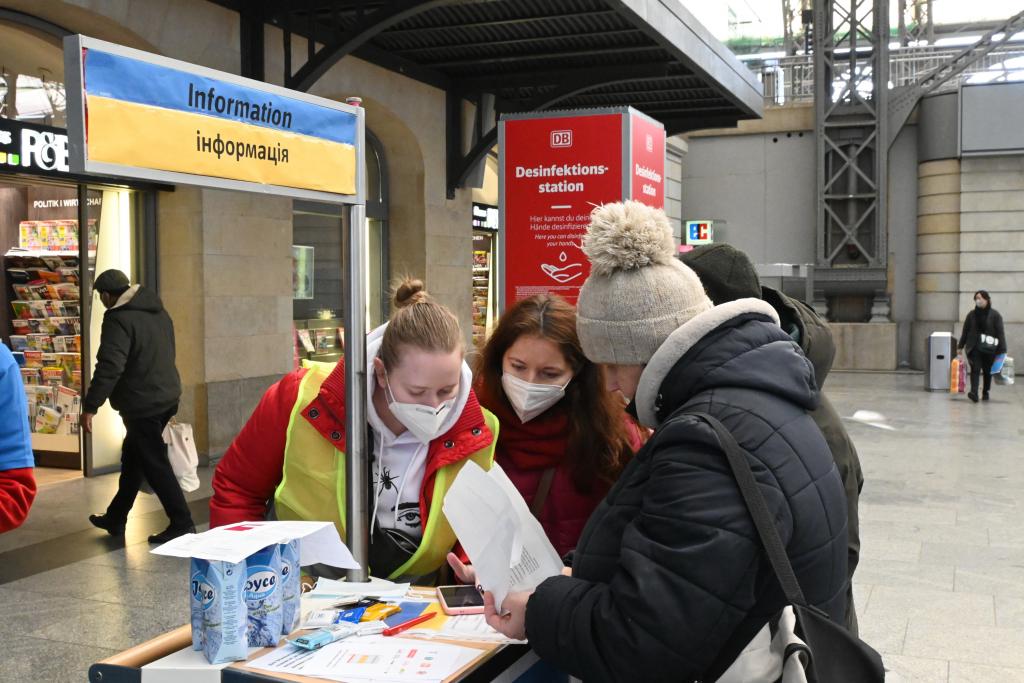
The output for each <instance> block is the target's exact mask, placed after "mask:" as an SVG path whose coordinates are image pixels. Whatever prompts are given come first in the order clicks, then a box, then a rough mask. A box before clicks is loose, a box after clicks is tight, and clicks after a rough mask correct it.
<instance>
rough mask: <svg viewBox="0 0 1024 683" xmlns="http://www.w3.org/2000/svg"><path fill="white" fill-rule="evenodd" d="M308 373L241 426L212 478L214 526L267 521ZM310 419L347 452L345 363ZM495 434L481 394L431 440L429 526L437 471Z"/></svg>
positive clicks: (295, 376) (423, 499) (305, 415)
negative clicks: (290, 422)
mask: <svg viewBox="0 0 1024 683" xmlns="http://www.w3.org/2000/svg"><path fill="white" fill-rule="evenodd" d="M305 374H306V370H304V369H300V370H296V371H295V372H291V373H289V374H287V375H285V376H284V377H283V378H282V379H281V380H280V381H278V382H277V383H276V384H274V385H273V386H272V387H270V388H269V389H267V391H266V393H265V394H263V398H262V399H260V403H259V405H258V406H256V410H254V411H253V414H252V416H251V417H250V418H249V421H248V422H246V423H245V426H244V427H242V431H241V432H239V433H238V436H236V437H235V440H234V441H233V442H232V443H231V446H230V447H229V448H228V450H227V452H226V453H224V457H223V458H221V460H220V462H219V463H218V464H217V469H216V471H215V472H214V475H213V497H212V498H211V499H210V527H211V528H213V527H218V526H223V525H225V524H233V523H236V522H244V521H249V520H258V519H263V518H264V517H265V515H266V511H267V504H268V503H269V502H270V500H271V499H272V498H273V497H274V491H275V490H276V489H277V486H278V484H280V483H281V476H282V470H283V469H284V447H285V439H286V437H287V431H288V420H289V417H290V415H291V412H292V409H293V408H294V407H295V401H296V400H298V396H299V384H300V382H301V381H302V378H303V377H304V376H305ZM302 419H305V420H306V421H308V422H309V423H310V424H311V425H313V427H315V428H316V430H317V431H318V432H320V434H321V435H322V436H323V438H324V439H325V440H326V441H328V442H329V443H330V444H331V445H332V446H334V447H335V448H337V449H338V450H340V451H342V452H344V450H345V365H344V363H343V362H341V361H339V362H338V364H337V367H335V369H334V371H333V372H332V373H331V374H330V375H329V376H328V377H327V379H326V380H324V383H323V385H322V386H321V387H320V393H319V395H317V397H316V398H315V399H313V401H312V402H311V403H310V404H309V405H307V406H304V407H303V409H302ZM493 440H494V435H493V434H491V430H490V429H488V428H487V425H486V424H485V422H484V414H483V411H482V410H481V409H480V404H479V403H478V402H477V399H476V395H475V394H474V393H473V392H472V391H470V393H469V400H468V401H467V402H466V407H465V408H464V409H463V411H462V415H461V416H460V417H459V420H458V422H456V423H455V426H454V427H452V428H451V429H450V430H449V431H448V432H447V433H446V434H443V435H441V436H440V437H438V438H437V439H435V440H434V441H432V442H430V448H429V450H428V452H427V471H426V474H425V475H424V477H423V487H422V488H421V489H420V515H421V516H420V519H421V520H422V521H423V528H426V526H427V511H428V510H429V509H430V501H431V498H432V494H433V491H434V478H435V477H434V475H435V473H436V472H437V471H438V470H439V469H441V468H442V467H444V466H445V465H449V464H451V463H453V462H458V461H459V460H462V459H464V458H468V457H469V456H470V455H472V454H473V453H475V452H477V451H479V450H480V449H482V448H485V447H486V446H488V445H490V443H491V442H492V441H493Z"/></svg>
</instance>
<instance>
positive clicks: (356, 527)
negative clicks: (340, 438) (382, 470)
mask: <svg viewBox="0 0 1024 683" xmlns="http://www.w3.org/2000/svg"><path fill="white" fill-rule="evenodd" d="M366 244H367V236H366V207H365V206H364V205H362V204H353V205H351V206H349V209H348V239H347V240H345V260H344V262H345V263H346V264H347V265H348V282H347V283H346V288H345V435H346V436H345V487H346V489H347V490H346V498H345V541H346V543H347V544H348V547H349V550H351V551H352V556H353V557H354V558H355V560H356V562H358V563H359V565H360V568H359V569H350V570H349V571H348V580H349V581H366V580H367V577H368V576H369V570H368V568H367V562H368V560H369V557H370V507H369V497H370V496H369V490H370V486H369V463H370V458H369V452H368V450H367V447H368V443H367V438H366V436H367V434H366V272H367V265H366Z"/></svg>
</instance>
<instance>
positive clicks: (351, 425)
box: [64, 35, 371, 581]
mask: <svg viewBox="0 0 1024 683" xmlns="http://www.w3.org/2000/svg"><path fill="white" fill-rule="evenodd" d="M90 48H95V49H97V50H99V51H103V52H108V53H110V54H115V55H120V56H122V57H128V58H131V59H136V60H139V61H143V62H148V63H150V64H156V65H158V66H164V67H168V68H172V69H176V70H178V71H184V72H186V73H191V74H195V75H198V76H205V77H208V78H213V79H218V80H221V81H225V82H228V83H233V84H235V85H240V86H243V87H247V88H252V89H255V90H260V91H262V92H266V93H268V94H271V95H276V96H279V97H287V98H290V99H294V100H300V101H304V102H308V103H312V104H316V105H319V106H323V107H328V108H331V109H336V110H339V111H344V112H348V113H351V114H353V115H355V117H356V140H355V152H356V154H355V163H356V168H355V182H356V193H355V194H354V195H344V194H338V193H333V192H320V191H315V190H302V189H298V188H294V187H288V186H283V185H264V184H260V183H254V182H248V181H241V180H229V179H226V178H219V177H216V176H204V175H195V174H190V173H179V172H174V171H161V170H156V169H148V168H138V167H134V166H124V165H121V164H110V163H105V162H94V161H89V159H88V154H87V152H88V147H87V143H86V137H85V132H86V131H85V90H84V88H83V85H84V83H83V73H82V68H83V66H84V65H83V60H82V50H83V49H90ZM64 65H65V89H66V92H67V116H68V131H67V134H68V147H69V164H70V166H71V170H72V172H77V173H102V174H111V175H119V176H122V177H126V178H143V179H146V180H154V181H158V182H162V183H167V184H179V183H180V184H186V185H196V186H199V187H208V188H215V189H222V190H237V191H242V192H256V193H261V194H268V195H274V196H288V197H293V198H297V199H310V200H314V201H322V202H328V203H332V204H342V205H346V206H347V209H348V210H347V211H346V216H347V225H346V226H345V227H346V230H347V239H346V240H345V241H344V245H345V246H344V254H343V260H344V262H345V263H347V264H348V277H347V280H346V282H345V286H346V294H345V315H344V325H345V364H346V370H347V372H346V375H345V405H346V409H345V430H346V434H347V436H346V440H347V443H346V458H345V482H346V494H347V495H346V501H345V519H346V524H345V542H346V544H347V545H348V547H349V550H351V551H352V555H353V557H354V558H355V560H356V562H358V563H359V564H360V568H359V569H351V570H348V578H349V579H350V580H352V581H365V580H366V579H367V577H368V576H369V567H368V563H369V555H370V553H369V549H370V545H369V543H370V534H369V529H370V514H371V511H370V501H369V462H370V460H369V456H370V451H369V444H368V440H367V433H366V412H367V411H366V393H367V362H366V277H365V274H366V272H367V258H366V244H367V239H368V237H367V227H366V162H365V156H364V155H365V153H366V124H365V116H366V113H365V110H364V109H362V108H361V107H355V106H352V105H349V104H343V103H341V102H335V101H333V100H328V99H324V98H322V97H315V96H313V95H307V94H306V93H301V92H295V91H293V90H287V89H285V88H280V87H277V86H274V85H270V84H267V83H262V82H260V81H254V80H251V79H248V78H242V77H240V76H236V75H234V74H230V73H224V72H222V71H216V70H214V69H208V68H206V67H202V66H198V65H195V64H189V63H187V62H182V61H178V60H176V59H168V58H166V57H160V56H158V55H153V54H150V53H147V52H142V51H140V50H134V49H132V48H128V47H124V46H122V45H116V44H114V43H108V42H106V41H102V40H96V39H94V38H88V37H86V36H82V35H73V36H68V37H67V38H65V39H64ZM81 203H82V202H81V200H80V204H81ZM80 211H81V207H80ZM85 293H87V292H85ZM83 304H84V302H83Z"/></svg>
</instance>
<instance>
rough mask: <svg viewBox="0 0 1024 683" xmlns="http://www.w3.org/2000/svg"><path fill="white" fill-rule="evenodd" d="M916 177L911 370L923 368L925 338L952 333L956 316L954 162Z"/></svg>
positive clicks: (928, 165) (929, 166)
mask: <svg viewBox="0 0 1024 683" xmlns="http://www.w3.org/2000/svg"><path fill="white" fill-rule="evenodd" d="M917 176H918V203H917V315H916V322H915V323H914V331H913V334H912V346H911V359H912V364H913V367H915V368H923V367H924V365H925V343H926V340H927V338H928V335H929V334H931V333H932V332H935V331H940V330H941V331H954V328H955V327H956V325H957V320H958V319H959V316H960V307H959V304H958V298H959V292H960V160H959V159H943V160H939V161H926V162H924V163H922V164H920V165H919V166H918V172H917ZM958 332H959V330H958V329H957V330H956V331H954V334H957V333H958Z"/></svg>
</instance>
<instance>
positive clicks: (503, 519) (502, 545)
mask: <svg viewBox="0 0 1024 683" xmlns="http://www.w3.org/2000/svg"><path fill="white" fill-rule="evenodd" d="M443 508H444V514H445V517H447V518H448V522H449V523H450V524H451V525H452V529H453V530H454V531H455V535H456V536H457V537H458V539H459V542H460V543H462V547H463V548H464V549H465V551H466V554H467V555H469V559H470V561H471V562H472V563H473V567H474V569H476V577H477V583H479V584H480V586H481V587H482V588H483V589H484V590H485V591H490V592H491V593H493V594H494V600H495V604H496V605H497V606H498V610H499V611H501V606H502V603H503V602H504V601H505V596H506V595H508V594H509V593H514V592H518V591H528V590H532V589H534V588H536V587H537V586H538V585H540V583H541V582H542V581H544V579H547V578H548V577H551V576H557V575H558V574H559V573H561V571H562V567H563V565H562V558H560V557H559V556H558V552H557V551H556V550H555V548H554V546H552V545H551V542H550V541H549V540H548V537H547V535H546V534H545V533H544V529H543V527H541V525H540V522H538V521H537V519H536V518H535V517H534V516H533V515H532V514H531V513H530V508H529V507H527V505H526V501H524V500H523V497H522V496H521V495H520V494H519V491H517V490H516V487H515V485H514V484H513V483H512V481H511V480H510V479H509V478H508V475H506V474H505V471H504V470H502V469H501V467H500V466H499V465H497V464H495V465H493V466H492V467H491V469H490V471H488V472H484V470H483V469H481V468H480V466H479V465H477V464H476V463H474V462H472V461H469V462H467V463H466V464H465V465H464V466H463V468H462V471H460V472H459V475H458V476H457V477H455V481H454V482H453V483H452V486H451V488H450V489H448V493H447V494H445V497H444V505H443Z"/></svg>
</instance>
